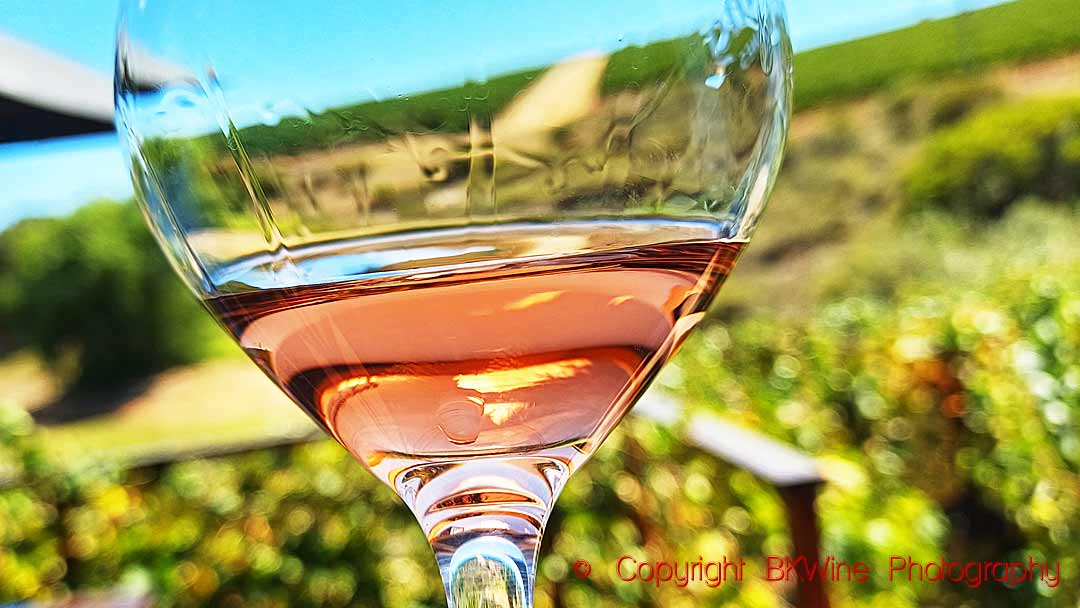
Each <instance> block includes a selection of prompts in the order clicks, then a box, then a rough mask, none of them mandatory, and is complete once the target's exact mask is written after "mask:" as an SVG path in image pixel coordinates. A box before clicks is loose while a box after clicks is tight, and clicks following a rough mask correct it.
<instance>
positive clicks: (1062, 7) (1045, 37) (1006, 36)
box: [795, 0, 1080, 108]
mask: <svg viewBox="0 0 1080 608" xmlns="http://www.w3.org/2000/svg"><path fill="white" fill-rule="evenodd" d="M1076 48H1080V4H1078V3H1077V1H1076V0H1019V1H1017V2H1011V3H1009V4H1004V5H1000V6H995V7H991V8H987V9H983V10H979V11H973V12H971V13H966V14H963V15H958V16H956V17H952V18H949V19H942V20H939V21H930V22H926V23H922V24H919V25H916V26H913V27H909V28H905V29H902V30H897V31H895V32H890V33H887V34H882V35H878V36H872V37H869V38H864V39H861V40H855V41H852V42H845V43H842V44H837V45H834V46H828V47H824V48H820V49H815V50H812V51H807V52H804V53H799V54H798V55H796V57H795V77H796V84H795V103H796V107H797V108H807V107H810V106H815V105H819V104H821V103H823V102H826V101H829V100H836V99H841V98H847V97H852V96H856V95H861V94H865V93H868V92H870V91H872V90H874V89H875V88H878V87H881V86H884V85H887V84H890V83H892V82H895V81H897V80H900V79H904V78H913V77H925V76H934V75H940V74H944V73H948V72H956V71H962V70H971V69H975V68H980V67H985V66H988V65H993V64H997V63H1002V62H1006V61H1022V60H1025V59H1032V58H1036V57H1044V56H1047V55H1053V54H1057V53H1061V52H1064V51H1068V50H1070V49H1076Z"/></svg>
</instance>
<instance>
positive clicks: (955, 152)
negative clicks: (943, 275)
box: [903, 99, 1080, 217]
mask: <svg viewBox="0 0 1080 608" xmlns="http://www.w3.org/2000/svg"><path fill="white" fill-rule="evenodd" d="M1078 130H1080V99H1061V100H1054V99H1047V100H1038V101H1023V102H1016V103H1009V104H1005V105H999V106H994V107H991V108H987V109H985V110H983V111H980V112H978V113H977V114H975V115H974V116H971V117H970V118H966V119H964V120H963V121H961V122H960V123H958V124H956V125H954V126H952V127H949V128H947V129H944V130H942V131H941V132H939V133H937V134H935V135H933V136H931V137H930V139H929V140H928V141H927V142H926V144H925V146H924V147H923V149H922V151H921V152H920V153H919V156H918V159H917V162H916V163H915V164H914V165H913V166H912V167H911V168H910V169H909V170H908V172H907V173H906V174H905V176H904V178H903V190H904V195H905V198H906V205H907V207H908V208H909V209H919V208H927V207H929V208H939V209H945V210H949V211H952V212H956V213H962V214H969V215H972V216H976V217H998V216H1000V215H1001V214H1002V213H1003V212H1004V211H1005V210H1006V209H1007V208H1008V207H1009V205H1011V204H1012V203H1013V202H1015V201H1017V200H1018V199H1020V198H1022V197H1024V196H1028V195H1034V196H1039V197H1042V198H1045V199H1048V200H1051V201H1060V200H1067V199H1070V198H1074V197H1076V196H1078V195H1080V164H1078V163H1077V162H1076V159H1075V158H1074V154H1073V153H1072V152H1071V151H1072V149H1073V147H1075V144H1073V143H1072V142H1073V141H1074V139H1075V138H1076V137H1077V132H1078Z"/></svg>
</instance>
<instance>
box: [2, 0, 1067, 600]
mask: <svg viewBox="0 0 1080 608" xmlns="http://www.w3.org/2000/svg"><path fill="white" fill-rule="evenodd" d="M13 4H14V3H5V2H4V1H0V48H3V49H6V50H7V51H10V52H5V53H4V54H0V87H3V86H8V89H3V88H0V98H5V99H7V98H8V97H5V96H9V95H11V92H12V86H13V85H12V84H11V83H13V82H15V83H16V84H17V83H18V81H19V78H20V77H21V78H22V79H23V81H25V80H26V79H31V80H32V79H35V78H46V77H48V75H47V74H40V73H33V72H32V71H31V70H30V68H29V67H28V65H27V64H25V63H20V58H21V57H25V56H26V55H25V49H26V48H27V46H28V45H29V46H31V47H33V48H34V49H36V51H35V53H36V52H39V51H40V52H45V53H48V54H52V55H54V56H58V57H63V58H67V59H70V60H72V61H75V62H77V63H80V64H83V65H85V66H86V69H88V70H90V71H93V72H97V73H98V74H99V75H101V76H102V77H103V78H105V79H106V82H107V78H108V76H107V73H108V72H109V71H110V70H111V65H112V59H111V47H112V27H113V19H114V16H113V15H114V7H113V6H112V5H111V4H110V3H108V2H86V3H75V2H64V1H61V0H49V1H47V2H37V3H25V4H24V5H19V6H13ZM876 4H886V5H887V6H871V5H876ZM789 13H790V18H791V23H792V34H793V39H794V42H795V45H796V50H797V55H796V59H795V68H796V71H795V77H796V97H795V104H796V108H795V110H796V112H795V116H794V118H793V121H792V129H791V139H790V146H789V150H788V155H787V161H786V164H785V168H784V170H783V172H782V177H781V180H780V183H779V186H778V188H777V190H776V193H775V195H774V197H773V202H772V204H771V207H770V210H769V212H768V214H767V216H766V218H765V221H764V222H763V223H762V227H761V228H760V231H759V233H758V234H757V236H756V237H755V240H754V242H753V243H752V246H751V247H750V249H749V251H748V253H747V254H746V256H745V257H744V259H743V260H742V261H741V262H740V266H739V268H738V270H737V271H736V273H735V275H734V278H733V279H732V281H731V282H730V284H729V286H728V287H726V288H725V291H724V293H723V294H722V295H721V296H720V298H719V301H718V303H717V305H716V306H715V307H714V309H713V311H712V312H711V315H710V317H709V320H708V322H707V323H706V325H705V326H704V328H703V329H702V330H700V331H699V332H697V334H696V335H695V336H694V337H693V338H692V339H691V340H690V342H689V343H688V344H687V345H686V347H685V348H684V349H683V351H682V352H681V353H680V354H679V355H678V357H677V358H676V359H675V361H674V362H673V363H672V364H671V365H670V366H669V367H668V368H667V369H666V370H665V372H664V373H663V375H662V377H661V378H660V379H659V381H658V383H657V386H656V387H655V388H654V389H653V390H654V391H658V392H661V393H666V394H667V395H668V396H670V397H671V398H673V399H675V400H677V401H678V402H679V403H680V404H681V405H682V406H683V407H684V408H685V409H686V411H687V412H691V413H694V412H708V413H711V414H715V415H717V416H720V417H722V418H723V419H724V420H726V421H728V422H732V423H736V424H739V425H741V426H743V427H745V428H747V429H751V430H753V431H754V432H756V433H759V434H761V435H764V436H769V437H771V438H773V439H775V440H777V441H778V442H781V443H783V444H786V445H789V446H791V447H793V448H796V449H798V450H800V451H802V452H804V453H806V454H808V455H811V456H813V457H815V458H817V459H818V462H819V464H820V469H821V471H822V473H823V476H824V477H825V479H826V483H825V484H824V486H823V487H822V489H821V494H820V496H819V499H818V502H817V517H818V521H819V524H820V527H821V530H822V551H823V552H824V553H826V554H831V555H834V556H836V557H837V558H840V559H845V560H848V561H853V560H862V561H866V562H869V563H871V564H874V565H876V566H877V567H876V568H875V572H876V573H875V576H874V577H872V579H871V580H870V581H869V582H868V583H866V584H834V585H830V586H828V593H829V597H830V600H831V602H832V604H833V605H835V606H881V607H894V606H895V607H904V606H939V605H951V606H971V607H977V606H979V607H981V606H1017V607H1021V606H1023V607H1027V606H1061V607H1075V606H1080V571H1078V568H1080V563H1078V556H1080V238H1078V237H1080V216H1078V210H1080V208H1078V201H1080V10H1078V9H1077V6H1076V4H1075V1H1074V0H1016V1H1014V2H1005V3H997V2H993V1H986V0H983V1H978V2H959V1H945V0H942V1H934V0H922V1H919V0H910V1H907V2H900V1H898V2H889V3H866V2H854V1H849V0H828V1H826V2H811V1H809V0H793V1H792V2H790V3H789ZM11 49H17V50H19V51H20V52H18V53H17V52H14V51H11ZM35 56H37V55H35ZM80 82H81V81H80ZM86 82H87V83H89V84H86V85H85V86H86V87H88V88H92V86H93V83H94V82H99V81H95V80H94V79H93V78H92V77H88V78H87V80H86ZM61 84H63V83H61ZM61 84H58V85H57V86H61ZM67 84H68V85H70V84H71V83H67ZM75 84H79V83H75ZM65 86H66V85H65ZM72 86H74V85H72ZM91 92H92V91H86V93H87V94H86V99H87V100H88V101H87V103H88V104H91V103H95V102H94V101H93V100H95V99H97V98H96V97H93V95H91V94H90V93H91ZM98 101H100V100H98ZM0 119H2V120H5V121H11V120H14V118H12V117H11V116H4V117H2V118H0ZM8 126H9V127H10V126H11V125H10V124H9V125H8ZM0 183H2V184H3V187H2V188H0V230H2V233H0V602H20V601H24V600H33V601H35V602H40V603H42V604H45V605H49V604H50V603H56V602H65V601H69V600H71V598H73V597H75V598H84V599H85V598H91V599H93V598H97V599H98V600H102V598H109V599H108V601H109V602H118V601H121V600H124V599H125V598H126V600H128V601H134V602H138V601H149V602H150V603H152V604H153V605H160V606H199V605H212V606H287V605H288V606H292V605H295V606H391V607H395V608H397V607H414V606H417V607H418V606H438V605H442V603H443V601H444V600H443V599H442V588H441V584H440V582H439V580H438V577H437V573H436V569H435V567H434V563H433V561H432V558H431V554H430V550H429V549H428V548H427V546H426V543H425V540H424V538H423V535H422V533H421V532H420V530H419V528H418V527H417V526H416V525H415V523H414V522H413V520H412V517H411V515H409V513H408V512H407V511H406V510H405V509H404V507H403V506H401V505H400V503H399V501H398V499H397V498H396V497H395V496H394V495H393V494H392V493H391V492H390V491H389V490H387V489H386V488H384V487H382V486H381V485H380V484H378V483H377V482H376V481H375V480H374V479H373V478H372V477H371V476H370V475H368V474H367V473H365V472H363V471H362V470H361V468H360V467H359V466H357V465H356V464H355V463H354V462H352V461H351V460H350V458H349V457H348V456H347V455H346V453H345V452H344V450H342V449H341V448H340V447H338V446H337V445H336V444H334V443H332V442H330V441H328V440H325V439H321V438H319V437H318V434H317V433H313V427H312V426H311V425H310V423H308V422H307V420H306V419H304V418H303V417H302V416H301V415H300V414H298V413H297V412H296V411H295V410H296V408H295V407H293V406H292V405H290V404H289V403H287V402H286V401H285V400H284V398H283V397H282V396H281V395H280V394H279V393H278V391H277V389H275V388H274V387H273V386H272V385H271V384H270V383H269V382H268V381H267V380H265V379H264V378H262V377H261V375H260V374H259V372H258V371H257V370H256V369H255V367H254V366H252V365H251V364H250V363H249V362H248V361H246V360H244V359H242V357H241V355H240V353H239V351H238V349H236V348H235V347H234V346H233V345H232V344H231V342H229V340H228V339H227V338H226V337H225V335H224V334H223V333H222V332H220V331H219V330H218V329H217V328H216V327H215V326H214V324H213V322H212V321H211V320H210V319H209V317H208V316H207V315H205V314H204V313H203V312H202V311H201V310H200V308H199V305H198V304H197V303H196V302H195V300H194V298H193V297H191V296H190V295H188V294H187V292H186V291H185V290H184V288H183V287H182V286H181V285H180V283H179V281H178V280H177V279H176V278H175V277H174V275H173V273H172V272H171V271H170V270H169V269H168V267H167V264H166V263H165V261H164V259H163V258H162V257H161V254H160V253H159V252H158V250H157V247H156V246H155V244H154V243H153V241H152V239H151V238H150V236H149V233H148V231H147V230H146V229H145V227H144V226H143V223H142V219H141V217H140V215H139V213H138V211H137V210H136V209H135V208H134V206H133V204H132V203H131V202H130V201H129V197H130V186H129V184H128V181H127V176H126V174H125V170H124V168H123V163H122V161H121V157H120V154H119V152H118V150H117V147H116V141H115V137H114V136H113V135H111V134H102V135H90V136H82V137H75V138H61V139H56V138H53V139H47V140H34V141H24V142H20V143H8V144H3V145H0ZM691 431H692V429H690V428H687V427H686V425H680V424H679V423H677V422H676V423H674V424H667V425H664V424H660V423H657V422H655V421H652V420H649V419H646V418H643V417H636V416H631V417H630V418H628V419H627V420H626V421H625V422H624V424H623V425H622V426H621V428H620V429H619V431H617V432H616V434H615V435H614V436H613V437H612V438H611V439H610V440H609V441H608V442H607V444H605V446H604V447H603V448H602V449H601V450H600V452H599V453H598V455H597V456H596V458H595V459H594V460H593V461H592V462H591V463H590V464H589V465H588V466H587V467H585V469H584V470H583V471H581V472H580V473H578V474H577V475H576V476H575V477H574V478H573V479H572V481H571V482H570V485H569V487H568V488H567V490H566V491H565V493H564V494H563V497H562V499H561V500H560V502H559V505H558V509H557V510H556V514H555V516H554V518H553V520H552V523H551V526H550V528H549V532H548V534H547V536H546V538H545V543H544V549H543V554H542V562H541V565H540V577H539V580H538V582H537V589H538V591H537V604H538V606H541V607H551V606H566V607H586V606H588V607H590V608H593V607H597V606H623V605H640V606H665V607H668V606H674V607H678V606H701V605H707V606H788V605H791V604H792V603H793V602H794V601H795V594H794V587H793V585H792V584H778V583H765V582H763V581H760V580H758V578H757V576H758V575H760V568H757V569H756V571H755V568H754V564H755V563H758V564H760V562H761V557H762V556H763V555H767V554H777V553H785V552H787V551H789V550H790V548H791V542H792V541H791V531H790V530H789V527H788V519H787V515H786V514H785V506H784V503H783V501H782V500H781V498H780V496H779V494H778V493H777V491H776V489H775V488H773V487H771V486H770V485H769V484H768V483H767V481H765V480H763V479H760V478H758V477H755V476H754V475H753V474H752V473H751V472H749V471H746V470H743V469H740V468H738V467H736V466H733V465H731V464H728V463H726V462H724V461H723V460H721V459H720V458H717V457H716V456H713V455H710V454H708V453H706V452H705V451H703V450H701V449H700V448H697V447H695V446H694V445H693V444H692V442H690V441H688V440H687V437H688V433H690V432H691ZM627 553H630V554H634V555H640V556H649V557H650V558H652V559H659V558H665V559H683V560H685V559H690V560H696V559H697V558H698V556H705V557H706V558H719V557H721V556H730V557H736V556H739V557H742V558H744V559H746V560H747V561H748V562H750V563H751V569H750V575H748V577H747V580H746V581H744V582H743V583H742V584H741V585H729V586H724V587H721V588H719V589H709V588H707V587H704V586H693V585H692V586H690V587H689V588H686V589H680V588H678V587H674V586H665V587H663V588H660V589H657V588H655V587H651V586H645V585H633V584H625V583H623V582H621V581H619V580H617V578H616V577H615V570H614V564H615V562H616V560H617V559H618V558H619V556H621V555H623V554H627ZM890 555H910V556H912V557H913V558H915V559H917V560H921V561H926V560H930V559H938V558H940V556H942V555H945V556H947V557H948V558H950V559H954V560H958V561H968V560H990V561H997V560H1001V559H1005V558H1008V559H1016V560H1017V561H1027V559H1028V558H1029V557H1034V558H1035V559H1037V560H1038V559H1042V560H1051V561H1060V562H1061V565H1062V581H1061V584H1060V585H1059V586H1058V587H1055V588H1051V587H1048V586H1046V585H1044V584H1038V583H1025V584H1023V585H1020V586H1019V587H1017V588H1015V589H1010V588H1006V587H1005V586H1003V585H1001V584H996V583H995V584H988V585H985V586H983V587H981V588H979V589H971V588H969V587H967V586H966V585H964V584H963V583H957V584H952V583H946V584H941V583H938V584H929V583H927V584H918V583H907V582H906V581H905V582H903V583H900V582H890V581H888V580H887V578H886V576H885V573H886V569H885V567H884V565H885V564H887V563H888V556H890ZM578 559H586V560H588V561H590V562H591V563H592V564H593V574H592V576H591V577H590V578H589V579H587V580H580V579H578V578H577V577H576V576H574V575H573V573H572V572H571V571H570V567H571V566H572V564H573V563H574V562H575V561H576V560H578ZM140 598H142V600H140Z"/></svg>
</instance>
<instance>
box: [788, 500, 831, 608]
mask: <svg viewBox="0 0 1080 608" xmlns="http://www.w3.org/2000/svg"><path fill="white" fill-rule="evenodd" d="M819 486H820V483H803V484H798V485H792V486H786V487H780V488H777V489H778V490H779V491H780V496H781V497H782V498H783V499H784V504H785V505H787V514H788V522H789V523H790V525H791V544H792V550H793V551H794V554H793V555H792V558H798V557H802V558H804V559H805V560H806V562H807V563H810V564H816V563H818V562H819V561H820V559H821V554H820V551H819V547H820V546H821V533H820V532H819V530H818V522H817V509H816V508H815V506H814V501H815V500H816V499H817V492H818V487H819ZM795 589H796V595H797V596H798V601H797V602H796V605H797V606H799V608H829V596H828V595H827V594H826V593H825V583H824V581H823V580H822V579H821V577H814V578H813V579H812V580H803V579H801V578H800V579H798V583H797V585H796V588H795Z"/></svg>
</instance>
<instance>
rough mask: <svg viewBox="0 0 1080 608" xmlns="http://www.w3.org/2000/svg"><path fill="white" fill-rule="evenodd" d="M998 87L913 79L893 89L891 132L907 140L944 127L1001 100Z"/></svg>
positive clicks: (889, 102)
mask: <svg viewBox="0 0 1080 608" xmlns="http://www.w3.org/2000/svg"><path fill="white" fill-rule="evenodd" d="M1002 96H1003V94H1002V91H1001V89H1000V88H998V87H997V86H996V85H994V84H993V83H992V82H989V81H987V80H984V79H980V78H958V79H950V80H945V81H938V82H933V83H931V82H928V81H924V80H915V81H910V82H904V83H901V84H899V85H897V86H895V87H894V88H893V91H891V92H890V94H889V95H888V98H887V100H886V109H885V111H886V113H887V115H888V118H889V122H890V123H891V125H892V129H893V131H894V132H895V133H896V134H897V135H899V136H902V137H909V136H912V135H918V134H922V133H926V132H928V131H934V130H937V129H940V128H942V127H947V126H949V125H952V124H954V123H956V122H959V121H960V120H961V119H963V118H965V117H966V116H968V115H969V114H971V113H972V112H974V111H975V110H978V109H980V108H983V107H985V106H987V105H989V104H992V103H994V102H996V101H1000V100H1001V98H1002Z"/></svg>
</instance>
